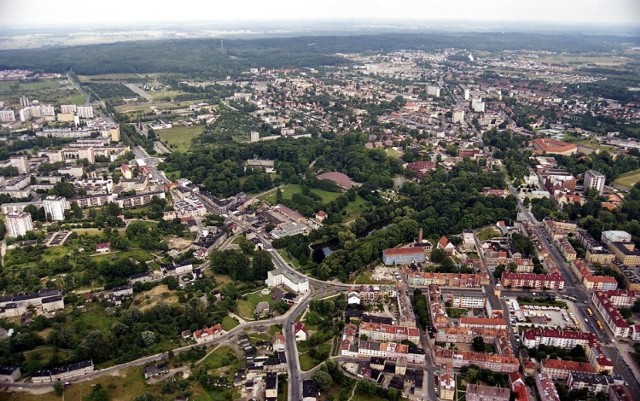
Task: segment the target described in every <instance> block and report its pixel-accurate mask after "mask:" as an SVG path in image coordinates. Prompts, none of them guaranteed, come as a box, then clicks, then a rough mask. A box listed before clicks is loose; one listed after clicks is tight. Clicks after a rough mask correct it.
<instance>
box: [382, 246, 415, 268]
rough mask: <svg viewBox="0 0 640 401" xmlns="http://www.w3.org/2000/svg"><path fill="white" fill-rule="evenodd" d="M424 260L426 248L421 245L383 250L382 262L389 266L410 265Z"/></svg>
mask: <svg viewBox="0 0 640 401" xmlns="http://www.w3.org/2000/svg"><path fill="white" fill-rule="evenodd" d="M424 261H425V258H424V249H422V248H421V247H411V248H388V249H385V250H384V251H382V263H384V264H385V265H387V266H393V265H408V264H410V263H422V262H424Z"/></svg>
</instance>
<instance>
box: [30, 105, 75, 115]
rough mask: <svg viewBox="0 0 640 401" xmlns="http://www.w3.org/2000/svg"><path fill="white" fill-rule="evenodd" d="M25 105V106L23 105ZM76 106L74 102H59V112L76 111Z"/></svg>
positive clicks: (68, 112)
mask: <svg viewBox="0 0 640 401" xmlns="http://www.w3.org/2000/svg"><path fill="white" fill-rule="evenodd" d="M25 107H26V106H25ZM77 107H78V106H76V105H75V104H61V105H60V112H61V113H65V114H73V113H75V112H76V110H77Z"/></svg>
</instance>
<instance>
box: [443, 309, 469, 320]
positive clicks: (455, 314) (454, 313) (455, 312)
mask: <svg viewBox="0 0 640 401" xmlns="http://www.w3.org/2000/svg"><path fill="white" fill-rule="evenodd" d="M468 312H469V311H468V310H466V309H463V308H447V315H449V317H452V318H454V319H456V318H459V317H462V316H466V315H467V313H468Z"/></svg>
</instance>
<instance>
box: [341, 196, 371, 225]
mask: <svg viewBox="0 0 640 401" xmlns="http://www.w3.org/2000/svg"><path fill="white" fill-rule="evenodd" d="M367 209H369V202H367V201H366V200H365V199H364V198H363V197H362V196H360V195H356V199H355V200H354V201H352V202H349V203H348V204H347V207H346V208H345V209H344V210H345V212H346V213H347V218H346V221H350V220H354V219H357V218H358V217H359V216H360V215H361V214H362V212H364V211H365V210H367Z"/></svg>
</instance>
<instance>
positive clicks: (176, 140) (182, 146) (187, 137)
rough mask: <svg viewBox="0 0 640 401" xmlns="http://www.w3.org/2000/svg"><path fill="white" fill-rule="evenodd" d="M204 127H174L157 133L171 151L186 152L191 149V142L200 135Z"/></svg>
mask: <svg viewBox="0 0 640 401" xmlns="http://www.w3.org/2000/svg"><path fill="white" fill-rule="evenodd" d="M203 130H204V127H203V126H201V125H196V126H193V127H173V128H169V129H162V130H158V131H156V133H157V134H158V135H159V136H160V139H162V140H163V141H165V142H167V143H168V144H169V147H171V149H175V150H177V151H179V152H185V151H187V150H189V147H191V140H192V139H193V138H195V137H196V136H198V135H200V134H201V133H202V131H203Z"/></svg>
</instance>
